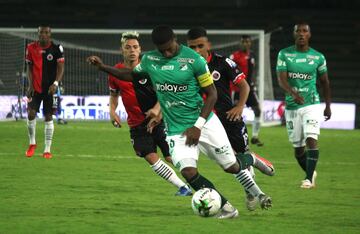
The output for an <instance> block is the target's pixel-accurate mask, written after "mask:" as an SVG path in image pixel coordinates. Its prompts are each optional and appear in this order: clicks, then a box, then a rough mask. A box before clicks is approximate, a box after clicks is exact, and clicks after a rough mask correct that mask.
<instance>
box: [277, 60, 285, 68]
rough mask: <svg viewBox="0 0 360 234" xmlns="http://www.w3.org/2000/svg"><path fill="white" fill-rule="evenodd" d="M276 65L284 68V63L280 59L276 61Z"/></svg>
mask: <svg viewBox="0 0 360 234" xmlns="http://www.w3.org/2000/svg"><path fill="white" fill-rule="evenodd" d="M277 65H278V66H286V63H285V61H282V60H281V59H278V61H277Z"/></svg>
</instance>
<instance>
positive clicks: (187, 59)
mask: <svg viewBox="0 0 360 234" xmlns="http://www.w3.org/2000/svg"><path fill="white" fill-rule="evenodd" d="M176 61H178V62H179V63H194V62H195V59H192V58H178V59H177V60H176Z"/></svg>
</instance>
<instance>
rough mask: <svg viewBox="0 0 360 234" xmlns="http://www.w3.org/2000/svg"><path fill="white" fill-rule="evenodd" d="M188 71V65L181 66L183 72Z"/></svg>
mask: <svg viewBox="0 0 360 234" xmlns="http://www.w3.org/2000/svg"><path fill="white" fill-rule="evenodd" d="M187 69H188V66H187V64H181V65H180V70H181V71H186V70H187Z"/></svg>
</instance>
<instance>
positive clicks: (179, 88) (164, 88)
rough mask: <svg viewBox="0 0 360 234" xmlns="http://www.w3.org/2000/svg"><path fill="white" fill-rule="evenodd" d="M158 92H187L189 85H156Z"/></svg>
mask: <svg viewBox="0 0 360 234" xmlns="http://www.w3.org/2000/svg"><path fill="white" fill-rule="evenodd" d="M156 90H157V91H160V92H171V93H178V92H185V91H187V90H188V86H187V85H177V84H168V83H163V84H159V83H157V84H156Z"/></svg>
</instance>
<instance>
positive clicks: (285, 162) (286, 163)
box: [0, 153, 359, 166]
mask: <svg viewBox="0 0 360 234" xmlns="http://www.w3.org/2000/svg"><path fill="white" fill-rule="evenodd" d="M1 155H19V154H18V153H0V156H1ZM35 155H36V156H42V154H35ZM54 156H55V157H56V156H59V157H72V158H107V159H141V158H140V157H138V156H135V155H134V156H126V155H104V154H96V155H95V154H54ZM24 157H25V155H24ZM271 162H272V163H273V164H274V165H275V166H276V164H278V165H291V164H297V162H295V161H271ZM319 164H321V165H336V166H357V165H359V163H357V162H324V161H320V162H319Z"/></svg>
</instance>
